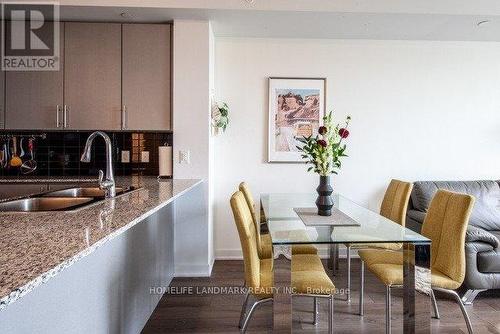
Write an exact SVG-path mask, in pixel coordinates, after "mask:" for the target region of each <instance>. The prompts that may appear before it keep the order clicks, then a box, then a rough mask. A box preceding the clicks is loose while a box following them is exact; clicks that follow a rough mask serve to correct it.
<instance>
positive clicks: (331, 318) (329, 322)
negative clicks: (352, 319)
mask: <svg viewBox="0 0 500 334" xmlns="http://www.w3.org/2000/svg"><path fill="white" fill-rule="evenodd" d="M334 301H335V298H334V295H331V296H330V298H329V302H330V307H329V311H330V314H329V315H328V332H329V333H333V314H334Z"/></svg>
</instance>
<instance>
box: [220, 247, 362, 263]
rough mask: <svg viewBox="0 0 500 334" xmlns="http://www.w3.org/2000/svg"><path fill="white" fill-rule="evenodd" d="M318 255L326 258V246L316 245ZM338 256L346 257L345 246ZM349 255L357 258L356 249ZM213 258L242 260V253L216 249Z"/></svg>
mask: <svg viewBox="0 0 500 334" xmlns="http://www.w3.org/2000/svg"><path fill="white" fill-rule="evenodd" d="M318 249H319V256H320V257H321V258H322V259H326V258H328V248H327V247H326V246H318ZM339 257H340V258H346V257H347V254H346V248H345V247H344V246H340V254H339ZM351 257H353V258H357V257H358V252H357V251H356V250H352V251H351ZM215 259H216V260H243V253H242V252H241V248H240V249H218V250H216V251H215Z"/></svg>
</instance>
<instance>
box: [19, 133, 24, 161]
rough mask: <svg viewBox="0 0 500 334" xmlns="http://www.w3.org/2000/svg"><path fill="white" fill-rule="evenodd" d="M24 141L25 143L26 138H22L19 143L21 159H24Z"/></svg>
mask: <svg viewBox="0 0 500 334" xmlns="http://www.w3.org/2000/svg"><path fill="white" fill-rule="evenodd" d="M23 141H24V137H21V140H20V141H19V148H20V149H21V153H20V154H19V158H22V157H24V149H23ZM21 160H22V159H21Z"/></svg>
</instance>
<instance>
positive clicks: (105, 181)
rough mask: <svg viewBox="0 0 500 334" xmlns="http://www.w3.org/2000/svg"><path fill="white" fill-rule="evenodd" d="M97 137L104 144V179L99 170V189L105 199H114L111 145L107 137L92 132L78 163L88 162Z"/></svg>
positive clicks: (102, 133)
mask: <svg viewBox="0 0 500 334" xmlns="http://www.w3.org/2000/svg"><path fill="white" fill-rule="evenodd" d="M97 136H101V137H102V138H103V139H104V142H105V143H106V178H104V172H103V171H102V170H99V188H101V189H102V190H104V192H105V197H106V198H111V197H115V196H116V185H115V177H114V175H113V145H112V142H111V139H110V138H109V136H108V135H107V134H106V133H104V132H102V131H95V132H93V133H92V134H91V135H90V136H89V137H88V138H87V142H86V143H85V149H84V150H83V153H82V157H81V158H80V161H82V162H90V149H91V147H92V142H93V141H94V139H95V137H97Z"/></svg>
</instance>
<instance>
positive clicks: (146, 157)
mask: <svg viewBox="0 0 500 334" xmlns="http://www.w3.org/2000/svg"><path fill="white" fill-rule="evenodd" d="M141 162H149V151H142V152H141Z"/></svg>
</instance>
